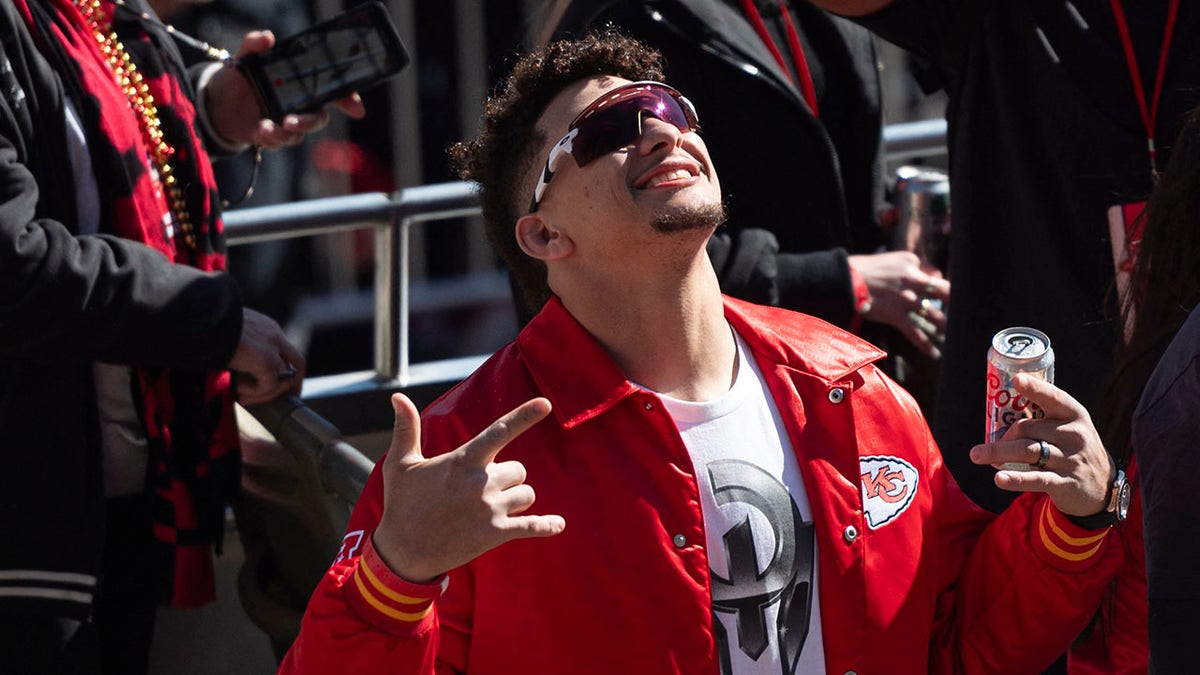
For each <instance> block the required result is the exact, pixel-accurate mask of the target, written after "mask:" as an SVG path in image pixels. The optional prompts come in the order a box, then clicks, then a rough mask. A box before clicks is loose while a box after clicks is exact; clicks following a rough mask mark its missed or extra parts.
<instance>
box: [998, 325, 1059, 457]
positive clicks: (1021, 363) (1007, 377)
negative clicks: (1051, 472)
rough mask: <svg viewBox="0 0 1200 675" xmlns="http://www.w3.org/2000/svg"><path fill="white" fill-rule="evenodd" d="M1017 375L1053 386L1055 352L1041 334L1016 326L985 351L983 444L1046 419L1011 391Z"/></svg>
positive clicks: (1039, 409) (1040, 332)
mask: <svg viewBox="0 0 1200 675" xmlns="http://www.w3.org/2000/svg"><path fill="white" fill-rule="evenodd" d="M1018 373H1026V374H1027V375H1029V376H1030V377H1036V378H1038V379H1040V380H1045V381H1046V382H1049V383H1050V384H1054V350H1053V349H1051V347H1050V338H1049V337H1047V336H1046V334H1045V333H1043V332H1042V331H1040V330H1037V329H1034V328H1026V327H1024V326H1018V327H1014V328H1006V329H1004V330H1002V331H1000V332H999V333H996V335H995V336H994V337H993V338H992V345H991V347H990V348H989V349H988V366H987V406H986V414H985V418H984V424H985V430H986V431H985V434H984V442H985V443H994V442H996V441H999V440H1000V439H1001V438H1002V437H1003V436H1004V434H1005V432H1007V431H1008V428H1009V427H1011V426H1012V425H1013V424H1014V423H1015V422H1016V421H1017V420H1020V419H1030V418H1040V417H1045V415H1046V413H1045V411H1043V410H1042V409H1041V407H1040V406H1038V405H1037V404H1036V403H1034V402H1033V401H1030V400H1029V399H1028V398H1026V397H1025V396H1022V395H1021V394H1019V393H1018V392H1017V390H1016V389H1015V388H1014V387H1013V378H1014V377H1015V376H1016V375H1017V374H1018ZM1000 468H1001V469H1009V470H1013V471H1031V470H1033V469H1034V468H1035V467H1034V466H1033V465H1032V464H1026V463H1024V462H1006V463H1005V464H1002V465H1001V466H1000Z"/></svg>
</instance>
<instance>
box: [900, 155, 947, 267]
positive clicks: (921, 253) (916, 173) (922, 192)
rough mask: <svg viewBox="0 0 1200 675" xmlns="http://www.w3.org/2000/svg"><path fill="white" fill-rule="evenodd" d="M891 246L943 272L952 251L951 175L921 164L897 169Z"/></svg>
mask: <svg viewBox="0 0 1200 675" xmlns="http://www.w3.org/2000/svg"><path fill="white" fill-rule="evenodd" d="M893 202H894V203H895V205H896V224H895V225H894V229H893V230H892V234H891V237H892V244H891V248H892V250H894V251H912V252H913V253H916V254H917V257H918V258H920V259H921V262H922V263H923V264H925V265H931V266H933V267H936V268H938V269H940V270H942V271H943V272H945V271H946V269H947V263H948V260H949V253H950V176H948V175H946V174H945V173H942V172H941V171H938V170H936V169H930V168H927V167H920V166H902V167H900V168H899V169H896V189H895V197H894V199H893Z"/></svg>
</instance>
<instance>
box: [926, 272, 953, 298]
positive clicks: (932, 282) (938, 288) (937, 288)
mask: <svg viewBox="0 0 1200 675" xmlns="http://www.w3.org/2000/svg"><path fill="white" fill-rule="evenodd" d="M919 292H920V294H921V295H923V296H925V297H927V298H933V299H934V300H943V301H945V300H949V299H950V282H949V281H947V280H945V279H943V278H941V277H935V276H932V275H927V276H926V277H925V278H924V279H923V280H922V282H921V286H920V289H919Z"/></svg>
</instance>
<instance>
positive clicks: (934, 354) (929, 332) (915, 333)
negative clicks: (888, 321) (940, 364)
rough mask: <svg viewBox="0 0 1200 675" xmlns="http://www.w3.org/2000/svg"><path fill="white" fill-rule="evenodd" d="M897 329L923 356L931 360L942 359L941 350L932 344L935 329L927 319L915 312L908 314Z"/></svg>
mask: <svg viewBox="0 0 1200 675" xmlns="http://www.w3.org/2000/svg"><path fill="white" fill-rule="evenodd" d="M897 328H898V329H899V330H900V332H901V333H902V334H903V335H904V337H906V338H908V341H909V342H911V343H913V345H914V346H915V347H916V348H917V349H918V350H920V352H921V353H922V354H924V355H925V356H928V357H929V358H931V359H940V358H941V357H942V352H941V350H939V349H938V347H937V345H936V344H934V342H933V339H934V337H935V336H937V327H936V326H934V325H933V324H932V323H930V322H929V321H928V320H927V319H925V318H923V317H921V316H920V315H918V314H916V313H915V312H909V313H908V314H907V316H906V317H905V321H904V322H903V323H902V324H901V325H899V326H897Z"/></svg>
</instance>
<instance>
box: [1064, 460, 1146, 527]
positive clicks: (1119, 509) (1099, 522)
mask: <svg viewBox="0 0 1200 675" xmlns="http://www.w3.org/2000/svg"><path fill="white" fill-rule="evenodd" d="M1129 491H1130V486H1129V481H1127V480H1125V472H1124V471H1122V470H1121V469H1117V479H1116V480H1114V481H1113V484H1112V488H1111V490H1110V491H1109V496H1108V506H1106V507H1104V510H1103V511H1101V512H1100V513H1094V514H1092V515H1090V516H1072V515H1069V514H1064V515H1067V518H1068V519H1069V520H1070V521H1071V522H1072V523H1075V524H1076V525H1078V526H1080V527H1082V528H1085V529H1088V530H1103V529H1104V528H1106V527H1112V526H1113V525H1116V524H1117V523H1121V522H1124V521H1125V516H1127V515H1129V497H1130V495H1129Z"/></svg>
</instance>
